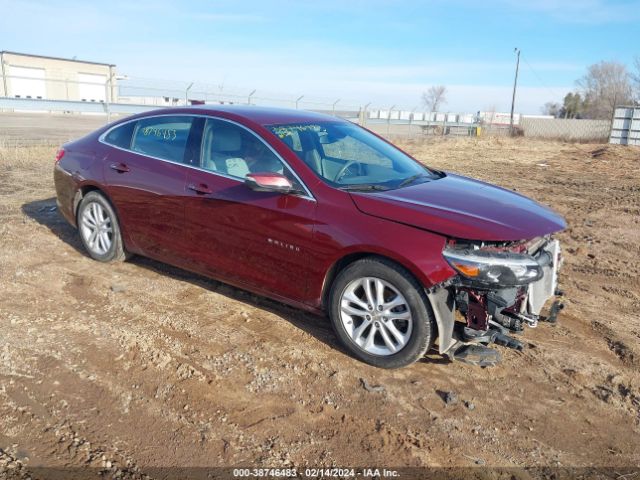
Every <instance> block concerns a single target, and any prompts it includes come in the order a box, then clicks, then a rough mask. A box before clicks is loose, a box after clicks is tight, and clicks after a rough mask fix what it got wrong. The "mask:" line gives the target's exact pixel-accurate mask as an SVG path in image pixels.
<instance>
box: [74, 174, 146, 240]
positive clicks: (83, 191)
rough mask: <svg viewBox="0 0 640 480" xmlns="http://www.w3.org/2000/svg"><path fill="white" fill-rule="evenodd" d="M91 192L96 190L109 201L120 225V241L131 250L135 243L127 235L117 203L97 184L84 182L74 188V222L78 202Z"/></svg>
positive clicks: (78, 205)
mask: <svg viewBox="0 0 640 480" xmlns="http://www.w3.org/2000/svg"><path fill="white" fill-rule="evenodd" d="M91 192H98V193H99V194H101V195H102V196H104V198H105V199H106V200H107V202H109V204H110V205H111V208H113V211H114V212H115V213H116V216H117V220H118V226H119V227H120V233H121V234H122V241H123V242H124V247H125V249H126V250H127V251H133V250H134V248H133V247H134V246H135V244H134V243H133V241H132V239H131V237H130V236H129V232H128V229H127V227H126V225H124V224H123V221H122V216H121V215H120V211H119V210H118V207H117V205H116V204H115V203H114V201H113V199H112V198H111V196H110V195H109V193H108V192H107V191H106V190H105V189H104V188H102V187H101V186H100V185H98V184H95V183H85V184H82V185H80V186H79V187H78V189H77V190H76V193H75V196H74V197H73V218H74V220H75V222H76V226H77V223H78V208H79V207H80V202H82V199H83V198H84V197H85V196H86V195H87V194H89V193H91Z"/></svg>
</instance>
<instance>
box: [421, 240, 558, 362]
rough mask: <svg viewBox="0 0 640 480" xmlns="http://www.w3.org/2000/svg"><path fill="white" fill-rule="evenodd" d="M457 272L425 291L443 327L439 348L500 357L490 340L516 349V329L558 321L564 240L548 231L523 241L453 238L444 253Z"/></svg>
mask: <svg viewBox="0 0 640 480" xmlns="http://www.w3.org/2000/svg"><path fill="white" fill-rule="evenodd" d="M442 254H443V256H444V258H445V260H446V261H447V262H448V264H449V265H450V266H451V267H452V268H453V269H454V270H455V271H456V273H457V275H455V276H454V277H452V278H450V279H449V280H447V281H446V282H444V283H442V284H440V285H437V286H435V287H433V288H431V289H429V290H427V296H428V297H429V300H430V301H431V306H432V308H433V311H434V315H435V318H436V322H437V324H438V331H439V351H440V353H441V354H446V355H448V356H449V357H450V358H451V359H452V360H459V361H463V362H466V363H471V364H476V365H480V366H488V365H494V364H495V363H497V362H498V361H499V360H500V354H499V352H498V351H496V350H493V349H491V348H489V347H488V346H489V345H490V344H496V345H502V346H505V347H509V348H514V349H516V350H522V349H523V348H524V345H523V343H522V342H521V341H520V340H518V339H517V338H515V337H513V336H512V334H520V333H522V332H523V330H524V329H525V327H530V328H535V327H537V326H538V323H539V322H550V323H555V322H556V317H557V314H558V312H559V311H560V310H561V309H562V303H560V301H559V300H558V299H557V298H556V299H555V300H554V302H553V304H552V306H551V308H550V309H549V313H548V314H547V315H542V314H541V312H542V309H543V307H544V306H545V304H546V303H547V301H548V300H550V299H552V298H555V297H558V296H560V295H561V294H562V293H561V291H560V290H559V289H558V270H559V268H560V265H561V263H562V256H561V252H560V243H559V241H558V240H556V239H553V238H551V237H550V236H544V237H538V238H535V239H532V240H528V241H520V242H473V241H468V240H450V241H449V242H448V243H447V246H446V248H445V249H444V251H443V252H442Z"/></svg>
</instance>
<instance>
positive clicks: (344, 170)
mask: <svg viewBox="0 0 640 480" xmlns="http://www.w3.org/2000/svg"><path fill="white" fill-rule="evenodd" d="M355 164H358V165H359V164H360V162H356V161H355V160H349V161H348V162H347V163H345V164H344V165H343V166H342V168H341V169H340V170H339V171H338V173H337V174H336V176H335V177H334V179H333V181H334V182H338V181H340V179H341V178H342V177H344V174H345V173H347V170H349V167H350V166H352V165H355ZM358 174H360V167H358Z"/></svg>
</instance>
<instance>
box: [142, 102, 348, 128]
mask: <svg viewBox="0 0 640 480" xmlns="http://www.w3.org/2000/svg"><path fill="white" fill-rule="evenodd" d="M159 113H162V114H167V113H182V114H184V113H193V114H199V115H203V114H210V115H215V114H217V113H222V114H226V115H229V116H233V117H236V118H237V119H244V120H247V121H249V122H254V123H257V124H260V125H278V124H288V123H308V122H327V121H329V122H345V120H343V119H341V118H338V117H334V116H332V115H327V114H325V113H319V112H311V111H309V110H296V109H292V108H277V107H259V106H256V105H193V106H190V107H177V108H176V107H174V108H166V109H162V110H155V111H151V112H145V113H144V114H142V115H140V116H141V117H144V116H147V115H157V114H159ZM226 115H225V116H226Z"/></svg>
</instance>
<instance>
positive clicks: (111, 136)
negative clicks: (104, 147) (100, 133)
mask: <svg viewBox="0 0 640 480" xmlns="http://www.w3.org/2000/svg"><path fill="white" fill-rule="evenodd" d="M135 126H136V124H135V122H129V123H125V124H124V125H122V126H120V127H116V128H114V129H113V130H111V131H110V132H109V133H108V134H107V135H106V137H104V141H105V142H106V143H108V144H109V145H113V146H114V147H120V148H126V149H129V148H130V147H131V135H132V134H133V128H134V127H135Z"/></svg>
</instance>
